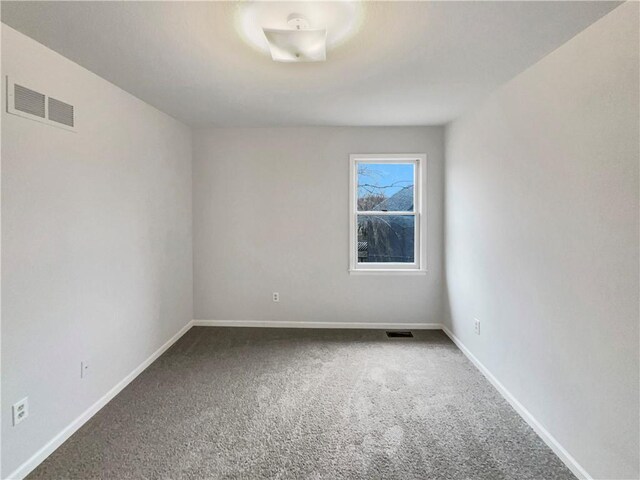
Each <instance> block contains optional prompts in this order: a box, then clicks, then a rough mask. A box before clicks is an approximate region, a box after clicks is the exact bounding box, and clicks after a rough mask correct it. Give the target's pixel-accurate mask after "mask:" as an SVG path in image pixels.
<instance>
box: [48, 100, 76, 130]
mask: <svg viewBox="0 0 640 480" xmlns="http://www.w3.org/2000/svg"><path fill="white" fill-rule="evenodd" d="M49 120H51V121H53V122H58V123H62V124H63V125H66V126H68V127H73V105H69V104H68V103H64V102H61V101H60V100H56V99H55V98H52V97H49Z"/></svg>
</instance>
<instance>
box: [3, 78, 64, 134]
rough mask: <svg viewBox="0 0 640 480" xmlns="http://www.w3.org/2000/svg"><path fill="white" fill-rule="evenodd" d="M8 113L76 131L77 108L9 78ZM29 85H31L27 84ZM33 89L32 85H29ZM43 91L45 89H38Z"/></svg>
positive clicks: (7, 84)
mask: <svg viewBox="0 0 640 480" xmlns="http://www.w3.org/2000/svg"><path fill="white" fill-rule="evenodd" d="M6 80H7V83H6V86H7V112H8V113H12V114H14V115H18V116H20V117H24V118H30V119H31V120H36V121H38V122H41V123H45V124H47V125H52V126H55V127H59V128H63V129H65V130H71V131H75V108H74V106H73V105H71V104H69V103H66V102H63V101H61V100H58V99H56V98H53V97H50V96H48V95H46V94H45V93H40V92H38V91H36V90H34V89H33V88H28V87H25V86H24V84H23V82H19V83H16V82H14V81H11V80H10V79H9V77H7V79H6ZM27 85H29V84H27ZM29 86H30V87H33V86H32V85H29ZM37 90H40V91H43V90H44V89H43V88H37Z"/></svg>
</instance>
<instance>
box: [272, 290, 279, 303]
mask: <svg viewBox="0 0 640 480" xmlns="http://www.w3.org/2000/svg"><path fill="white" fill-rule="evenodd" d="M273 301H274V302H279V301H280V294H279V293H278V292H273Z"/></svg>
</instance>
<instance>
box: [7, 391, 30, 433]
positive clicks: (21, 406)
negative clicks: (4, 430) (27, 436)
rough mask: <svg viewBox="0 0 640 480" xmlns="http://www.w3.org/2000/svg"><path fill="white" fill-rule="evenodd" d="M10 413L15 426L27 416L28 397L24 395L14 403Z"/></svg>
mask: <svg viewBox="0 0 640 480" xmlns="http://www.w3.org/2000/svg"><path fill="white" fill-rule="evenodd" d="M11 413H12V417H13V426H14V427H15V426H16V425H18V424H19V423H20V422H21V421H23V420H25V419H26V418H27V417H28V416H29V397H24V398H23V399H22V400H20V401H19V402H18V403H14V404H13V406H12V407H11Z"/></svg>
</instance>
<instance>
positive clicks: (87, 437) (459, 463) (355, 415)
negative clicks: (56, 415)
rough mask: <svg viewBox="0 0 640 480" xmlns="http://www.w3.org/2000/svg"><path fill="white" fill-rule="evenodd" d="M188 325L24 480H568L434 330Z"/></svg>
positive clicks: (547, 452)
mask: <svg viewBox="0 0 640 480" xmlns="http://www.w3.org/2000/svg"><path fill="white" fill-rule="evenodd" d="M414 335H415V338H413V339H389V338H387V337H386V335H385V333H384V331H376V330H307V329H297V330H293V329H252V328H235V329H232V328H205V327H194V328H192V329H191V330H190V331H189V332H187V334H186V335H184V337H182V338H181V339H180V340H179V341H178V342H177V343H176V344H175V345H174V346H173V347H172V348H171V349H170V350H168V351H167V352H166V353H165V354H164V355H163V356H162V357H160V358H159V359H158V360H157V361H156V362H155V363H154V364H153V365H151V366H150V367H149V368H148V369H147V370H146V371H145V372H143V373H142V374H141V375H140V376H139V377H138V378H137V379H136V380H135V381H134V382H132V383H131V384H130V385H129V386H128V387H127V388H126V389H125V390H124V391H122V392H121V393H120V394H119V395H118V396H117V397H116V398H115V399H114V400H113V401H111V402H110V403H109V404H108V405H107V406H105V407H104V408H103V409H102V410H101V411H100V412H98V414H96V415H95V417H93V419H91V420H90V421H89V422H88V423H87V424H86V425H85V426H83V427H82V428H81V429H80V430H79V431H78V432H76V433H75V434H74V435H73V436H72V437H71V438H70V439H69V440H68V441H67V442H66V443H65V444H64V445H62V446H61V447H60V448H59V449H58V450H57V451H56V452H55V453H53V454H52V455H51V456H50V457H49V458H48V459H47V460H46V461H45V462H44V463H42V465H40V466H39V467H38V468H37V469H36V470H35V471H34V472H33V473H32V474H31V475H30V476H29V478H30V479H37V478H48V479H63V478H65V479H66V478H75V479H83V480H88V479H93V478H101V479H114V480H115V479H117V480H121V479H133V478H136V479H205V478H206V479H218V478H220V479H222V478H225V479H262V478H274V479H276V478H277V479H332V480H333V479H402V480H409V479H491V480H499V479H545V480H546V479H573V478H574V477H573V475H572V474H571V472H570V471H569V470H568V469H567V468H566V467H565V466H564V465H563V464H562V462H561V461H560V460H559V459H558V458H557V457H556V456H555V455H554V454H553V453H552V452H551V450H550V449H549V448H548V447H547V446H546V445H545V444H544V443H543V442H542V441H541V440H540V439H539V438H538V437H537V436H536V434H535V433H534V432H533V430H531V428H529V426H528V425H527V424H526V423H525V422H524V421H523V420H522V419H521V418H520V417H519V416H518V414H516V412H515V411H514V410H513V409H512V408H511V407H510V406H509V405H508V404H507V403H506V401H505V400H503V399H502V397H501V396H500V394H499V393H498V392H497V391H496V390H495V389H494V388H493V387H492V386H491V385H490V384H489V383H488V382H487V380H486V379H485V378H484V377H483V376H482V375H481V374H480V372H478V371H477V370H476V368H475V367H474V366H473V365H472V364H471V363H470V362H469V361H468V360H467V359H466V358H465V357H464V356H463V354H462V353H461V352H460V351H459V350H458V349H457V348H456V347H455V345H454V344H453V343H452V342H451V341H450V340H449V339H448V338H447V337H446V336H445V335H444V333H442V332H441V331H415V332H414Z"/></svg>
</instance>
